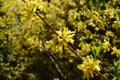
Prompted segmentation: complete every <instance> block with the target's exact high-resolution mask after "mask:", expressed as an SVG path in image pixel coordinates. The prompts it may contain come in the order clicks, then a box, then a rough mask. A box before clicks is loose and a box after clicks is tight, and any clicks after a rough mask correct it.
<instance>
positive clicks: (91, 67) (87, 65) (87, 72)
mask: <svg viewBox="0 0 120 80" xmlns="http://www.w3.org/2000/svg"><path fill="white" fill-rule="evenodd" d="M99 63H100V61H99V60H97V61H94V59H93V58H90V56H87V57H86V58H83V63H82V64H79V65H77V68H78V69H81V70H82V71H83V73H84V76H83V78H84V79H87V80H89V78H91V77H94V76H93V75H94V74H95V72H96V71H100V66H99Z"/></svg>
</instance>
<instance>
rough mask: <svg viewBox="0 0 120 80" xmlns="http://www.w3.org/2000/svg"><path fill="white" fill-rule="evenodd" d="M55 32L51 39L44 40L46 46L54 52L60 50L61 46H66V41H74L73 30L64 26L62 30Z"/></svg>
mask: <svg viewBox="0 0 120 80" xmlns="http://www.w3.org/2000/svg"><path fill="white" fill-rule="evenodd" d="M56 33H57V34H58V35H56V34H53V35H52V36H53V39H52V40H50V41H46V48H47V49H49V48H51V49H52V51H54V52H62V48H63V46H64V47H67V43H71V44H73V43H74V40H73V36H74V35H75V34H74V32H73V31H70V30H68V28H66V27H64V28H63V30H60V31H56Z"/></svg>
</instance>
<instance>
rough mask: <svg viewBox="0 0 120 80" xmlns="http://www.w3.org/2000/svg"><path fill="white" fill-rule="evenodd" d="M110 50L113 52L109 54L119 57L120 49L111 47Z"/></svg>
mask: <svg viewBox="0 0 120 80" xmlns="http://www.w3.org/2000/svg"><path fill="white" fill-rule="evenodd" d="M112 50H113V52H112V53H111V54H116V56H117V57H120V49H117V48H116V47H113V48H112Z"/></svg>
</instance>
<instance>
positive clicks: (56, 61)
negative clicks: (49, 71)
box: [42, 45, 72, 80]
mask: <svg viewBox="0 0 120 80" xmlns="http://www.w3.org/2000/svg"><path fill="white" fill-rule="evenodd" d="M42 47H43V49H44V50H46V48H45V46H44V45H43V46H42ZM47 55H48V56H49V57H50V59H51V61H52V62H53V64H54V65H55V67H56V69H57V70H58V72H59V73H60V75H61V76H62V77H63V78H64V79H65V80H67V79H69V80H72V78H71V77H70V76H69V75H68V73H67V72H66V71H65V69H64V68H63V66H62V65H61V64H60V61H59V60H58V58H57V57H56V56H55V55H53V53H52V52H51V51H49V50H48V51H47ZM57 64H58V65H59V66H58V65H57Z"/></svg>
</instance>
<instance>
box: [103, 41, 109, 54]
mask: <svg viewBox="0 0 120 80" xmlns="http://www.w3.org/2000/svg"><path fill="white" fill-rule="evenodd" d="M107 51H110V43H109V42H108V41H106V40H104V43H103V52H104V53H105V52H107Z"/></svg>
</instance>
